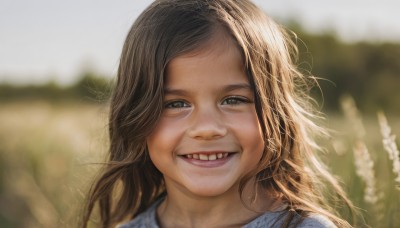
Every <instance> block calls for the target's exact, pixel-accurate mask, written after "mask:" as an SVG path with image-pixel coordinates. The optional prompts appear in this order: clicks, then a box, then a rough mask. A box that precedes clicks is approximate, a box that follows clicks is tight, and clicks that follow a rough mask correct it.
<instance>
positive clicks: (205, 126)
mask: <svg viewBox="0 0 400 228" xmlns="http://www.w3.org/2000/svg"><path fill="white" fill-rule="evenodd" d="M187 133H188V135H189V137H191V138H194V139H199V140H213V139H218V138H222V137H224V136H225V135H226V133H227V128H226V126H225V124H224V121H223V117H222V114H221V113H219V112H218V110H215V109H213V110H210V109H208V110H198V111H195V112H194V113H193V114H192V117H191V120H190V126H189V127H188V130H187Z"/></svg>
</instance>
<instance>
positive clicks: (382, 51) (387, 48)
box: [289, 23, 400, 113]
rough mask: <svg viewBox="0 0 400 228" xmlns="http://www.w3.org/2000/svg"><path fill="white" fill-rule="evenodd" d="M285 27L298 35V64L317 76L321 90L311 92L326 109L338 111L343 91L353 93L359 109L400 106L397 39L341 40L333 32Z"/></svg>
mask: <svg viewBox="0 0 400 228" xmlns="http://www.w3.org/2000/svg"><path fill="white" fill-rule="evenodd" d="M289 27H290V28H291V30H293V31H294V32H295V33H296V34H297V36H298V38H299V39H300V40H297V44H298V48H299V54H300V56H299V57H300V59H299V67H300V68H302V69H303V71H304V72H305V73H309V72H311V74H312V75H314V76H315V77H318V78H321V80H319V84H320V87H321V90H320V89H315V90H314V91H313V94H314V96H315V97H316V98H317V100H320V101H321V102H323V105H324V108H325V109H326V110H329V111H338V110H339V102H338V101H339V98H340V97H341V96H342V95H343V94H350V95H351V96H352V97H354V98H355V100H356V101H357V103H358V104H359V107H360V109H361V110H362V111H363V112H367V113H371V112H372V113H374V112H376V111H377V110H379V109H383V110H385V111H386V112H394V111H396V110H400V90H399V89H398V88H397V87H398V86H399V85H400V61H399V60H400V43H397V44H396V43H367V42H358V43H345V42H343V41H340V40H339V39H338V38H336V36H335V35H334V34H329V33H326V34H320V35H316V34H313V35H312V34H309V33H306V32H304V30H302V29H301V28H300V26H298V25H296V24H293V23H292V24H291V25H289ZM304 63H307V64H304ZM320 91H322V94H321V92H320Z"/></svg>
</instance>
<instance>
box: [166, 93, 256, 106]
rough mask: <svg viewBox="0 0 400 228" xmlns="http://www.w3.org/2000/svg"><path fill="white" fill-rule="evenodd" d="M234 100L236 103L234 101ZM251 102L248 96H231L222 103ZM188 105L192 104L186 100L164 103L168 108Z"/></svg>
mask: <svg viewBox="0 0 400 228" xmlns="http://www.w3.org/2000/svg"><path fill="white" fill-rule="evenodd" d="M229 101H230V102H229ZM232 101H233V102H234V103H232ZM250 102H251V101H250V100H249V99H248V98H246V97H241V96H230V97H226V98H224V99H223V101H222V103H221V105H239V104H247V103H250ZM188 107H190V105H189V104H188V103H187V102H186V101H184V100H173V101H168V102H166V103H165V105H164V108H167V109H182V108H188Z"/></svg>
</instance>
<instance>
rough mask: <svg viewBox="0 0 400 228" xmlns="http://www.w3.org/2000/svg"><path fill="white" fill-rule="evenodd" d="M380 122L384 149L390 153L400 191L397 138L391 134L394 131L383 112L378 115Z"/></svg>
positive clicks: (399, 161)
mask: <svg viewBox="0 0 400 228" xmlns="http://www.w3.org/2000/svg"><path fill="white" fill-rule="evenodd" d="M378 120H379V125H380V126H381V133H382V136H383V140H382V141H383V147H384V148H385V150H386V151H387V152H388V154H389V158H390V160H392V162H393V173H394V174H395V175H397V177H396V178H395V182H396V184H397V188H398V189H400V159H399V150H398V148H397V145H396V136H395V135H393V134H391V132H392V130H391V128H390V127H389V124H388V121H387V119H386V116H385V114H383V112H379V113H378Z"/></svg>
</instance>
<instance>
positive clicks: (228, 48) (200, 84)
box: [164, 37, 250, 93]
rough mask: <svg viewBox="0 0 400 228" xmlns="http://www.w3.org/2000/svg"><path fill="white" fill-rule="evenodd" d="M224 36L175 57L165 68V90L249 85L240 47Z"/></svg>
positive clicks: (211, 89)
mask: <svg viewBox="0 0 400 228" xmlns="http://www.w3.org/2000/svg"><path fill="white" fill-rule="evenodd" d="M221 38H223V37H219V38H215V39H214V40H212V42H209V43H208V44H207V45H204V46H203V47H202V48H201V49H199V50H197V51H195V52H189V53H187V54H183V55H181V56H178V57H176V58H174V59H172V61H171V62H170V63H169V64H168V66H167V70H166V78H165V84H164V87H165V90H166V91H171V90H176V89H184V90H189V91H198V90H201V91H202V92H201V93H204V91H208V92H211V91H218V90H220V89H221V88H223V87H226V86H228V85H239V84H240V85H247V87H250V86H249V81H248V78H247V75H246V73H245V70H244V67H243V61H242V57H241V54H240V51H239V48H238V47H237V46H236V45H235V43H234V42H232V40H229V39H221ZM224 38H225V37H224Z"/></svg>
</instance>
